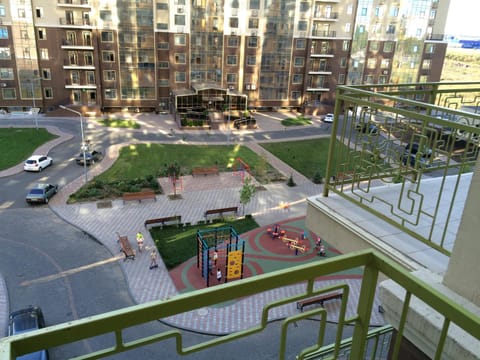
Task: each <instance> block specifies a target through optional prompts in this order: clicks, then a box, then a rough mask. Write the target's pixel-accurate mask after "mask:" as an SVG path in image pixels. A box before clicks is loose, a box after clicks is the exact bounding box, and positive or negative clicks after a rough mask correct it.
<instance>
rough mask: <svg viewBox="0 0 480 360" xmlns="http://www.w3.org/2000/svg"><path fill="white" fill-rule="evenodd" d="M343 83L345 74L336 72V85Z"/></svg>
mask: <svg viewBox="0 0 480 360" xmlns="http://www.w3.org/2000/svg"><path fill="white" fill-rule="evenodd" d="M343 84H345V74H338V85H343Z"/></svg>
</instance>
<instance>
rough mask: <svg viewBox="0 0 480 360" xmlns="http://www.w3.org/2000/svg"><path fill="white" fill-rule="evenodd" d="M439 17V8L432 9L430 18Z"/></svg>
mask: <svg viewBox="0 0 480 360" xmlns="http://www.w3.org/2000/svg"><path fill="white" fill-rule="evenodd" d="M436 17H437V10H430V20H435V18H436Z"/></svg>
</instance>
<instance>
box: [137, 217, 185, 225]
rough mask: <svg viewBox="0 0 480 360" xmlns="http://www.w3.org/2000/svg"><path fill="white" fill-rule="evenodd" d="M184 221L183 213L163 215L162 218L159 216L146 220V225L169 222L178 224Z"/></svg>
mask: <svg viewBox="0 0 480 360" xmlns="http://www.w3.org/2000/svg"><path fill="white" fill-rule="evenodd" d="M181 221H182V216H181V215H173V216H167V217H162V218H157V219H148V220H145V223H144V225H145V227H147V226H148V225H160V226H162V227H163V226H164V225H168V224H172V223H173V224H177V226H178V225H179V224H180V222H181Z"/></svg>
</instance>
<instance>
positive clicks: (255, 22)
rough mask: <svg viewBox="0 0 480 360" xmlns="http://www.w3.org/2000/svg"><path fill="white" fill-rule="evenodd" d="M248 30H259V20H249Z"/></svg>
mask: <svg viewBox="0 0 480 360" xmlns="http://www.w3.org/2000/svg"><path fill="white" fill-rule="evenodd" d="M248 28H249V29H258V18H250V19H248Z"/></svg>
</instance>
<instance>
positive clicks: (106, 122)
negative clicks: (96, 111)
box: [97, 118, 140, 129]
mask: <svg viewBox="0 0 480 360" xmlns="http://www.w3.org/2000/svg"><path fill="white" fill-rule="evenodd" d="M97 121H98V122H99V123H100V124H101V125H103V126H108V127H113V128H125V129H140V124H139V123H137V122H136V121H135V120H133V119H114V118H113V119H110V118H108V119H97Z"/></svg>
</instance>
